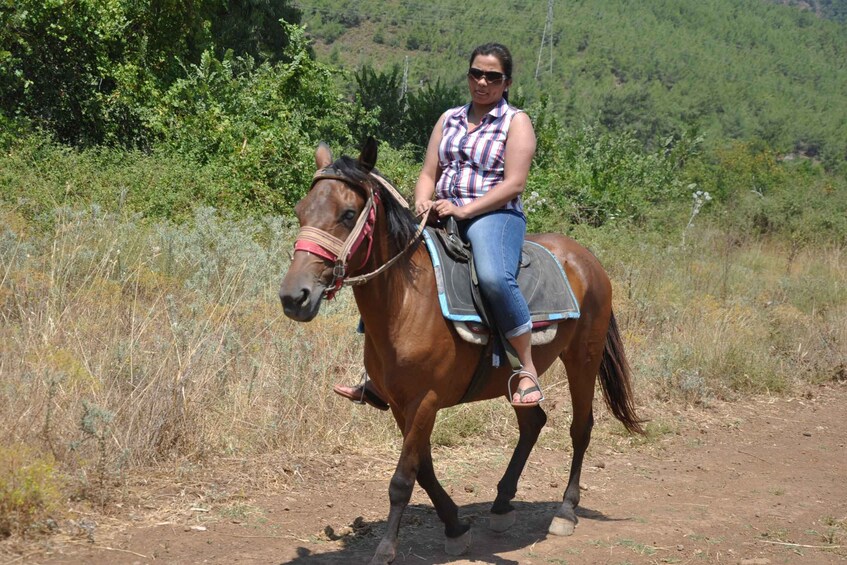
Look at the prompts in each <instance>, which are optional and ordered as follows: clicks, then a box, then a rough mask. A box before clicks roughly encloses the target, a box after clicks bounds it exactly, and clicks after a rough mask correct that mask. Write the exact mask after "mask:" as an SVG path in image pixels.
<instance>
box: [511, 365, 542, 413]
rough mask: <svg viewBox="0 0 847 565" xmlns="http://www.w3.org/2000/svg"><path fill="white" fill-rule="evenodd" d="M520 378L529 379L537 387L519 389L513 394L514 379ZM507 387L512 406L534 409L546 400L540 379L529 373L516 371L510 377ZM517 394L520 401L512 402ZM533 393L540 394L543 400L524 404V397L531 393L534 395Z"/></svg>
mask: <svg viewBox="0 0 847 565" xmlns="http://www.w3.org/2000/svg"><path fill="white" fill-rule="evenodd" d="M518 376H520V377H525V376H526V377H529V378H530V379H532V382H534V383H535V386H531V387H529V388H519V389H517V390H515V391H514V392H512V379H514V378H515V377H518ZM518 383H520V379H518ZM506 386H507V388H508V390H509V404H511V405H512V406H514V407H516V408H532V407H533V406H538V403H539V402H541V401H542V400H544V391H542V390H541V384H539V382H538V377H537V376H535V375H533V374H532V373H530V372H529V371H515V372H514V373H512V376H511V377H509V382H508V384H507V385H506ZM515 392H516V393H518V399H519V400H518V402H515V401H514V400H512V398H513V397H514V396H515ZM533 392H540V393H541V398H539V399H538V400H535V401H533V402H523V399H524V397H525V396H526V395H527V394H530V393H533Z"/></svg>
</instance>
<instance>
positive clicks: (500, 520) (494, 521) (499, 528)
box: [488, 510, 515, 532]
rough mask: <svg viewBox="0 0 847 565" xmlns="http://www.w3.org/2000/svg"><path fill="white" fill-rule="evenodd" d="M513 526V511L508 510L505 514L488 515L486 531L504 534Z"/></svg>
mask: <svg viewBox="0 0 847 565" xmlns="http://www.w3.org/2000/svg"><path fill="white" fill-rule="evenodd" d="M514 525H515V511H514V510H510V511H509V512H506V513H505V514H493V513H492V514H489V515H488V529H489V530H493V531H495V532H505V531H506V530H508V529H509V528H511V527H512V526H514Z"/></svg>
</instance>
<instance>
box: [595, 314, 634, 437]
mask: <svg viewBox="0 0 847 565" xmlns="http://www.w3.org/2000/svg"><path fill="white" fill-rule="evenodd" d="M600 385H601V386H602V388H603V397H604V398H605V399H606V405H607V406H608V407H609V410H611V411H612V414H614V416H615V418H617V419H618V420H619V421H620V422H621V423H622V424H623V425H624V427H625V428H626V429H627V430H629V431H630V432H633V433H639V434H643V433H644V429H643V428H642V427H641V423H642V422H643V421H644V420H642V419H640V418H639V417H638V416H637V415H636V414H635V405H634V403H633V398H632V379H631V378H630V369H629V363H628V362H627V360H626V354H625V353H624V350H623V342H622V341H621V334H620V332H619V331H618V323H617V321H616V320H615V314H614V312H613V313H612V319H611V320H610V321H609V330H608V331H607V332H606V347H605V348H604V349H603V360H602V362H601V363H600Z"/></svg>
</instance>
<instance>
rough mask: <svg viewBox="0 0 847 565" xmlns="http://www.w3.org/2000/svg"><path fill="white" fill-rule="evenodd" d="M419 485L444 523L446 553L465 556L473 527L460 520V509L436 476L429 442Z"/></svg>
mask: <svg viewBox="0 0 847 565" xmlns="http://www.w3.org/2000/svg"><path fill="white" fill-rule="evenodd" d="M418 483H419V484H420V485H421V487H423V489H424V490H425V491H426V493H427V494H428V495H429V498H430V500H432V504H433V506H435V511H436V512H437V513H438V517H439V518H441V521H442V522H444V535H445V536H447V541H446V542H445V544H444V551H446V552H447V553H448V554H449V555H461V554H463V553H464V552H465V551H466V550H467V549H468V546H469V545H470V543H471V538H470V533H469V530H470V529H471V527H470V524H468V523H467V522H464V521H461V520H459V507H458V506H456V503H455V502H453V499H452V498H450V495H449V494H447V491H445V490H444V487H442V486H441V483H439V482H438V479H437V478H436V476H435V468H434V467H433V465H432V450H431V446H430V443H429V441H427V445H426V452H425V453H424V454H423V455H422V457H421V463H420V468H419V470H418Z"/></svg>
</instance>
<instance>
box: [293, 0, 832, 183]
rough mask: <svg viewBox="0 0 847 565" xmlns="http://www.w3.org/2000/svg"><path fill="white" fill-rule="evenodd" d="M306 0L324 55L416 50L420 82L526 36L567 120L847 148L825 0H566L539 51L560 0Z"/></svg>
mask: <svg viewBox="0 0 847 565" xmlns="http://www.w3.org/2000/svg"><path fill="white" fill-rule="evenodd" d="M821 4H823V3H821ZM826 5H827V6H828V7H829V8H831V9H832V10H836V11H837V10H838V9H840V8H839V6H840V4H838V3H835V2H830V3H827V4H826ZM299 7H300V8H301V9H302V11H303V21H304V23H306V24H307V31H308V32H309V33H310V34H311V36H312V38H313V39H314V40H315V47H314V48H315V51H316V53H317V54H318V57H319V59H321V60H324V61H328V62H331V63H334V64H340V65H342V66H344V67H347V68H354V67H357V66H359V65H362V64H365V63H368V64H373V65H375V66H377V67H378V68H387V67H390V66H391V65H394V64H397V65H403V64H404V63H405V62H406V61H408V76H409V79H408V83H409V85H410V88H414V87H415V86H416V85H419V84H424V83H427V82H431V81H433V80H435V79H438V78H441V79H443V80H446V81H447V82H448V83H449V84H462V83H463V75H464V70H465V67H466V65H467V61H466V57H467V55H468V53H469V52H470V51H471V49H472V48H473V46H474V45H476V44H478V43H480V42H483V41H491V40H494V41H500V42H503V43H505V44H507V45H509V46H510V47H511V48H512V51H513V53H514V56H515V61H516V73H515V85H516V88H517V89H518V90H519V91H520V92H523V93H524V94H525V95H526V97H527V101H528V103H532V102H533V101H538V100H539V99H541V98H542V97H548V98H549V99H550V101H551V103H552V104H553V106H554V107H555V108H556V109H557V111H558V113H559V114H560V115H561V116H562V117H563V118H564V120H566V123H569V124H574V125H575V124H579V123H581V122H584V121H594V120H595V119H599V121H600V122H602V123H603V124H604V125H606V126H607V127H609V128H610V129H613V130H617V129H621V128H631V129H635V130H636V132H637V135H638V137H639V138H641V139H642V140H644V141H649V140H654V139H658V138H660V137H662V136H666V135H668V134H671V133H675V132H679V131H683V130H688V129H690V128H692V127H693V128H695V129H697V130H699V131H701V132H703V133H705V134H706V137H707V140H709V141H711V142H717V141H718V140H723V139H727V138H735V139H738V138H741V139H760V140H763V141H764V142H766V143H767V144H769V145H771V146H773V147H774V148H776V149H777V150H779V151H783V152H792V151H796V152H800V153H804V154H806V155H809V156H814V157H819V158H821V159H823V160H824V161H825V162H826V163H827V164H828V165H829V166H830V168H834V167H837V166H840V165H842V164H843V162H844V160H845V158H847V97H845V96H844V92H845V91H847V66H846V65H847V64H846V63H845V61H847V27H845V26H844V25H842V24H839V23H835V22H833V21H829V20H826V19H823V18H821V17H818V16H817V15H816V12H815V11H814V10H811V9H806V10H800V9H797V8H796V7H792V6H784V5H778V4H772V3H766V2H762V1H760V0H744V1H741V2H738V1H734V0H706V1H703V2H693V1H688V2H671V1H669V0H649V1H644V2H638V3H630V2H624V1H623V0H603V1H602V2H601V1H598V0H585V1H573V0H572V1H569V2H556V3H555V5H554V16H553V27H552V29H553V34H552V52H551V47H550V45H549V43H545V47H544V50H543V51H541V53H540V57H539V47H540V45H541V38H542V30H543V29H544V27H545V21H546V15H547V3H546V2H539V1H536V2H528V1H526V0H515V1H513V2H509V3H505V2H500V3H488V4H485V5H484V6H483V5H468V6H467V7H466V8H464V9H463V11H462V13H461V17H457V13H456V10H455V8H454V7H453V4H452V3H449V2H447V1H445V0H433V1H431V2H422V1H412V2H401V1H397V0H392V1H388V2H376V1H374V0H362V1H357V2H353V1H349V0H301V1H300V2H299ZM536 70H537V71H538V76H537V78H536V77H535V74H536Z"/></svg>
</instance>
